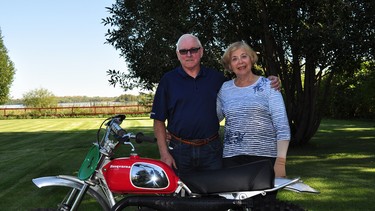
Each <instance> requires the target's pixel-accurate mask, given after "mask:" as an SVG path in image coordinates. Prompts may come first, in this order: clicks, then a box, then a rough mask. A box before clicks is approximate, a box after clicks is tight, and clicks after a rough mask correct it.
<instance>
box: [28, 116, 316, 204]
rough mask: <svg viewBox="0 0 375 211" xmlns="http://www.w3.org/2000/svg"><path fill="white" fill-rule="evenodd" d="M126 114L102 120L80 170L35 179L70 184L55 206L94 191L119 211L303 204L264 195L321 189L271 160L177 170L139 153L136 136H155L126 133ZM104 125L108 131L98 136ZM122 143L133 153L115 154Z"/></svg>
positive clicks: (150, 139)
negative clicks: (287, 174) (281, 173)
mask: <svg viewBox="0 0 375 211" xmlns="http://www.w3.org/2000/svg"><path fill="white" fill-rule="evenodd" d="M124 120H125V115H116V116H114V117H110V118H108V119H106V120H104V121H103V123H102V124H101V125H100V127H99V129H98V133H97V141H96V142H95V143H94V144H93V146H92V147H91V148H90V150H89V151H88V153H87V155H86V157H85V159H84V161H83V162H82V164H81V167H80V169H79V171H78V175H77V176H68V175H58V176H47V177H40V178H34V179H33V180H32V181H33V183H34V184H35V185H36V186H37V187H39V188H42V187H49V186H63V187H68V188H69V190H70V191H69V193H68V194H67V195H66V197H65V198H64V199H63V201H62V202H61V203H60V204H58V207H57V210H61V211H68V210H78V208H79V207H80V205H81V203H82V202H83V200H84V199H85V198H84V197H85V195H89V196H91V197H93V198H94V199H95V200H96V202H98V204H99V205H100V206H101V209H102V210H116V211H117V210H123V209H125V208H127V207H135V208H136V209H138V210H169V211H177V210H178V211H184V210H187V211H192V210H206V211H218V210H303V209H302V208H301V207H300V206H298V205H295V204H291V203H288V202H284V201H279V200H277V199H273V200H265V199H264V198H266V197H265V196H266V195H267V194H271V193H272V192H275V191H278V190H280V189H284V190H290V191H295V192H305V193H319V191H317V190H315V189H314V188H312V187H310V186H309V185H307V184H305V183H303V182H302V181H301V179H300V178H294V179H287V178H275V177H274V170H273V167H272V165H271V163H270V162H269V161H258V162H254V163H250V164H246V165H241V166H236V167H231V168H226V169H219V170H212V171H206V172H199V173H196V174H191V175H179V176H177V175H176V174H175V172H174V171H173V169H172V168H171V167H169V166H168V165H166V164H165V163H164V162H162V161H159V160H156V159H150V158H142V157H140V156H139V155H138V154H137V153H136V151H135V145H134V144H133V143H134V141H135V142H136V143H142V142H155V141H156V139H155V138H154V137H149V136H145V135H144V134H143V133H137V134H133V133H128V132H127V131H126V130H125V129H123V128H122V127H121V126H120V125H121V123H122V122H123V121H124ZM103 125H105V126H106V127H105V132H104V135H103V136H102V138H101V139H99V137H100V132H101V131H102V127H103ZM120 144H124V145H127V146H129V147H130V149H131V153H130V155H129V157H120V158H113V155H114V150H115V149H116V148H117V146H119V145H120ZM38 210H41V209H38ZM54 210H56V209H54Z"/></svg>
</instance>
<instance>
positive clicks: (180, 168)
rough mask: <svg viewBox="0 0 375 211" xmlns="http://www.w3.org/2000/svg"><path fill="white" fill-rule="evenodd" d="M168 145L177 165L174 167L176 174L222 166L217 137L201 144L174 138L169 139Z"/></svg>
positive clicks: (220, 145)
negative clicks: (186, 142)
mask: <svg viewBox="0 0 375 211" xmlns="http://www.w3.org/2000/svg"><path fill="white" fill-rule="evenodd" d="M169 146H170V149H169V152H170V153H171V155H172V156H173V158H174V160H175V162H176V165H177V169H174V170H175V172H176V174H177V175H179V174H189V173H194V172H197V171H205V170H215V169H220V168H222V159H223V146H222V143H221V141H220V138H219V137H218V138H217V139H215V140H213V141H211V142H209V143H208V144H205V145H202V146H193V145H189V144H184V143H182V142H179V141H176V140H171V142H170V143H169Z"/></svg>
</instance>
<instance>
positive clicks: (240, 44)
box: [221, 41, 258, 71]
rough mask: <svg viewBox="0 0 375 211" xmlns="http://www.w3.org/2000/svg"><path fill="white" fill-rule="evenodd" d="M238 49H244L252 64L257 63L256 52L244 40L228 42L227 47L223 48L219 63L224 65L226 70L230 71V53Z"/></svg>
mask: <svg viewBox="0 0 375 211" xmlns="http://www.w3.org/2000/svg"><path fill="white" fill-rule="evenodd" d="M238 49H244V50H245V51H246V53H247V54H248V55H249V57H250V59H251V62H252V64H253V65H255V64H256V63H257V61H258V55H257V53H256V52H255V51H254V50H253V49H252V48H251V47H250V46H249V45H248V44H247V43H246V42H245V41H238V42H235V43H232V44H230V45H229V46H228V48H227V49H226V50H225V52H224V54H223V56H222V57H221V64H222V65H223V66H224V68H225V69H226V70H229V71H231V69H230V61H231V55H232V53H233V52H234V51H236V50H238Z"/></svg>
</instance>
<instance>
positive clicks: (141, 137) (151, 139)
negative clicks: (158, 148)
mask: <svg viewBox="0 0 375 211" xmlns="http://www.w3.org/2000/svg"><path fill="white" fill-rule="evenodd" d="M135 141H136V142H137V143H138V144H140V143H142V142H144V141H145V142H149V143H155V142H156V138H155V137H151V136H145V135H144V134H143V133H141V132H139V133H137V135H136V136H135Z"/></svg>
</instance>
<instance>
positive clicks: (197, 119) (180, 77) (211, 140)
mask: <svg viewBox="0 0 375 211" xmlns="http://www.w3.org/2000/svg"><path fill="white" fill-rule="evenodd" d="M176 54H177V58H178V60H179V61H180V63H181V66H180V67H177V68H175V69H174V70H172V71H170V72H168V73H166V74H165V75H164V76H163V77H162V79H161V81H160V83H159V86H158V88H157V90H156V93H155V98H154V102H153V107H152V111H151V115H150V117H151V118H152V119H154V133H155V136H156V138H157V144H158V147H159V152H160V158H161V160H162V161H163V162H165V163H166V164H168V165H169V166H171V167H172V168H174V169H175V171H176V173H178V174H186V173H192V172H195V171H203V170H214V169H219V168H221V167H222V144H221V141H220V137H219V135H218V131H219V127H220V125H219V120H218V117H217V114H216V97H217V93H218V92H219V90H220V87H221V85H222V84H223V82H224V81H225V80H226V78H225V77H224V75H223V74H222V73H221V72H218V71H216V70H213V69H209V68H207V67H204V66H202V65H201V64H200V61H201V58H202V56H203V47H202V45H201V42H200V41H199V39H198V38H197V37H195V36H194V35H191V34H184V35H182V36H181V37H180V39H179V40H178V42H177V45H176ZM274 80H275V81H277V82H276V87H278V86H279V84H278V78H277V77H275V79H274ZM166 120H167V121H168V126H167V127H166V124H165V121H166ZM166 130H168V131H169V133H170V135H171V140H170V143H169V146H168V142H167V132H166Z"/></svg>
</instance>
